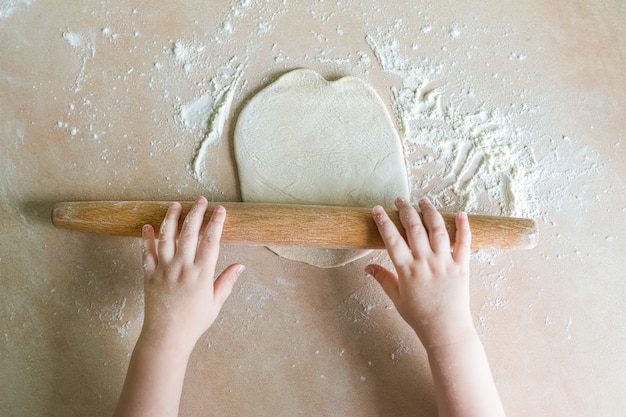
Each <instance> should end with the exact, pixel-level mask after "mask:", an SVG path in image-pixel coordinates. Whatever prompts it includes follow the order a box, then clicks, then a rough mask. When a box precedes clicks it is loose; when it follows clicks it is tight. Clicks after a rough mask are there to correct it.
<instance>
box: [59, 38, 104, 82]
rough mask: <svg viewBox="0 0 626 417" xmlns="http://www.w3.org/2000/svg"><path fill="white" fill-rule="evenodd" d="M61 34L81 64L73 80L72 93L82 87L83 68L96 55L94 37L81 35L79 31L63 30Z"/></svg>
mask: <svg viewBox="0 0 626 417" xmlns="http://www.w3.org/2000/svg"><path fill="white" fill-rule="evenodd" d="M62 36H63V39H65V41H66V42H67V43H68V45H69V46H71V47H72V48H74V49H75V50H76V54H77V55H78V57H79V59H80V62H81V66H80V69H79V70H78V74H77V75H76V78H75V80H74V87H73V89H72V91H73V92H74V93H77V92H79V91H80V90H81V89H82V87H81V83H82V82H83V81H84V79H85V68H86V67H87V61H88V60H89V59H90V58H93V57H94V56H95V55H96V48H95V46H94V45H95V37H94V36H89V37H86V36H85V35H82V34H80V33H76V32H70V31H65V32H63V34H62Z"/></svg>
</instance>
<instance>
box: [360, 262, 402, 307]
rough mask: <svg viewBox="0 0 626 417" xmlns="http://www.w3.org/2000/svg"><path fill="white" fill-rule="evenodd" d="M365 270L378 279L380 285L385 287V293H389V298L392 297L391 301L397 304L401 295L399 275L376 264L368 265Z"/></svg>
mask: <svg viewBox="0 0 626 417" xmlns="http://www.w3.org/2000/svg"><path fill="white" fill-rule="evenodd" d="M365 272H367V273H368V274H370V275H371V276H373V277H374V278H375V279H376V281H378V283H379V284H380V286H381V287H383V291H385V294H387V295H388V296H389V298H391V301H393V303H394V304H395V303H396V300H397V299H398V296H399V292H398V277H397V276H396V274H394V273H393V272H391V271H389V270H387V269H386V268H384V267H382V266H380V265H376V264H372V265H368V266H366V267H365Z"/></svg>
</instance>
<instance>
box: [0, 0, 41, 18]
mask: <svg viewBox="0 0 626 417" xmlns="http://www.w3.org/2000/svg"><path fill="white" fill-rule="evenodd" d="M32 3H33V2H32V0H2V1H0V19H6V18H7V17H9V16H11V15H12V14H13V13H14V12H15V11H16V10H17V9H19V8H20V7H22V6H30V5H31V4H32Z"/></svg>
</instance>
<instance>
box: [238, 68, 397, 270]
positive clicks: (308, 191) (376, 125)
mask: <svg viewBox="0 0 626 417" xmlns="http://www.w3.org/2000/svg"><path fill="white" fill-rule="evenodd" d="M234 140H235V158H236V160H237V165H238V170H239V181H240V186H241V196H242V199H243V201H246V202H259V203H261V202H262V203H290V204H323V205H341V206H361V207H373V206H374V205H376V204H380V205H382V206H384V207H393V200H394V198H395V197H396V196H399V195H401V196H404V197H407V198H408V195H409V190H408V181H407V171H406V168H405V164H404V156H403V152H402V144H401V142H400V138H399V137H398V134H397V132H396V130H395V128H394V125H393V122H392V121H391V118H390V117H389V114H388V113H387V109H386V108H385V105H384V103H383V102H382V100H381V99H380V97H379V96H378V95H377V94H376V91H374V89H373V88H371V87H370V86H369V85H367V84H366V83H365V82H363V81H361V80H360V79H358V78H355V77H345V78H341V79H339V80H337V81H330V82H329V81H327V80H325V79H324V78H322V77H321V76H320V75H319V74H318V73H316V72H315V71H312V70H307V69H299V70H294V71H291V72H289V73H287V74H285V75H283V76H282V77H280V78H279V79H278V80H277V81H275V82H274V83H272V84H271V85H269V86H268V87H266V88H265V89H263V90H261V91H260V92H259V93H258V94H257V95H256V96H254V97H253V98H252V99H251V100H250V101H249V102H248V103H247V104H246V106H245V107H244V108H243V110H242V111H241V114H240V115H239V119H238V120H237V125H236V128H235V139H234ZM270 249H271V250H272V251H274V252H275V253H277V254H279V255H281V256H284V257H286V258H289V259H294V260H299V261H304V262H307V263H309V264H312V265H315V266H318V267H334V266H340V265H344V264H346V263H348V262H351V261H353V260H355V259H357V258H359V257H361V256H363V255H365V254H367V253H368V252H369V251H363V250H337V249H329V250H326V249H314V248H292V247H271V248H270Z"/></svg>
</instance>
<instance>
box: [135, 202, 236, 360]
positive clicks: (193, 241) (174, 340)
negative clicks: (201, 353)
mask: <svg viewBox="0 0 626 417" xmlns="http://www.w3.org/2000/svg"><path fill="white" fill-rule="evenodd" d="M207 206H208V202H207V200H206V199H205V198H204V197H200V198H198V199H197V200H196V203H195V204H194V205H193V207H192V208H191V210H190V211H189V214H188V215H187V217H186V218H185V222H184V225H183V227H182V230H181V232H180V236H179V237H178V241H177V240H176V234H177V231H178V220H179V217H180V214H181V211H182V209H181V205H180V204H178V203H173V204H172V205H170V207H169V209H168V211H167V214H166V216H165V219H164V221H163V224H162V225H161V231H160V236H159V243H158V252H157V247H156V244H155V240H154V229H153V228H152V227H151V226H149V225H146V226H144V228H143V239H144V252H143V262H144V269H145V278H144V287H145V296H144V297H145V316H144V324H143V329H142V333H141V336H140V342H142V343H148V344H152V345H153V346H160V347H166V348H174V349H176V350H179V351H182V352H186V353H191V350H192V349H193V347H194V345H195V343H196V342H197V341H198V339H199V338H200V336H202V334H203V333H204V332H205V331H206V330H207V329H208V328H209V327H210V326H211V324H213V321H214V320H215V318H216V317H217V315H218V313H219V311H220V309H221V308H222V305H223V304H224V302H225V301H226V299H227V298H228V296H229V295H230V293H231V291H232V288H233V285H234V284H235V281H236V280H237V277H238V275H239V274H240V273H241V272H243V270H244V267H243V265H239V264H235V265H231V266H229V267H228V268H227V269H226V270H225V271H224V272H223V273H222V274H221V275H220V276H219V277H218V278H217V279H216V280H215V281H213V277H214V274H215V266H216V263H217V258H218V254H219V244H220V238H221V235H222V228H223V225H224V220H225V218H226V210H225V209H224V208H223V207H221V206H218V207H217V208H215V210H214V212H213V215H212V216H211V220H210V221H209V223H208V224H207V226H206V228H205V230H203V231H202V233H201V231H200V229H201V227H202V222H203V218H204V214H205V212H206V209H207Z"/></svg>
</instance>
